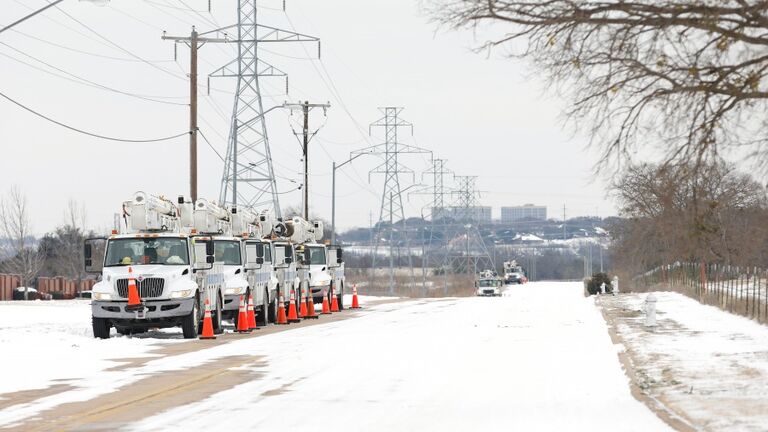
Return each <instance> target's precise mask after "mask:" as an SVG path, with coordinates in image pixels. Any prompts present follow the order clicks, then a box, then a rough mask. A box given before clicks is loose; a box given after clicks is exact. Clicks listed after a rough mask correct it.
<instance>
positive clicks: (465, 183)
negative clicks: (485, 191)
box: [446, 176, 496, 274]
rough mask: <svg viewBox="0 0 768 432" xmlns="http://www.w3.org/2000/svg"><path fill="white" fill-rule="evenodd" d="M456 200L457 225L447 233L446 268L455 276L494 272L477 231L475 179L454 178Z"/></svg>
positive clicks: (486, 249)
mask: <svg viewBox="0 0 768 432" xmlns="http://www.w3.org/2000/svg"><path fill="white" fill-rule="evenodd" d="M455 179H456V182H457V188H456V191H455V192H454V193H455V195H456V196H457V197H458V198H457V200H456V204H455V206H454V207H453V210H454V212H453V217H454V219H455V220H456V222H457V224H455V225H454V226H452V227H451V229H447V230H446V234H448V233H451V234H452V235H451V236H450V237H448V239H449V240H448V244H447V247H446V265H447V266H448V268H449V269H451V270H453V271H455V272H456V273H467V274H469V273H475V272H477V270H485V269H495V268H496V265H495V263H494V260H493V258H492V257H491V254H490V253H489V252H488V247H487V246H486V244H485V242H484V241H483V237H482V235H481V234H480V230H479V229H478V222H479V219H480V218H479V216H480V215H479V214H478V213H477V210H478V206H477V204H478V198H479V195H480V193H479V192H478V190H477V186H476V183H477V176H455Z"/></svg>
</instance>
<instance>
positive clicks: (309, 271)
mask: <svg viewBox="0 0 768 432" xmlns="http://www.w3.org/2000/svg"><path fill="white" fill-rule="evenodd" d="M296 255H297V258H300V259H301V262H300V263H299V266H298V271H299V273H300V276H299V279H301V280H302V282H303V283H304V286H303V287H302V290H304V292H305V293H307V295H308V296H311V297H312V301H313V302H315V303H322V302H323V292H325V293H326V294H327V295H330V294H328V293H330V292H331V282H332V278H331V275H330V274H329V272H328V255H327V251H326V248H325V245H323V244H320V243H304V244H301V245H299V246H298V248H297V252H296Z"/></svg>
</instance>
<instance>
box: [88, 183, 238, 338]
mask: <svg viewBox="0 0 768 432" xmlns="http://www.w3.org/2000/svg"><path fill="white" fill-rule="evenodd" d="M178 204H179V205H178V206H177V205H175V204H174V203H173V202H172V201H170V200H168V199H166V198H163V197H158V196H153V195H148V194H146V193H144V192H137V193H136V194H134V196H133V199H132V200H130V201H126V202H124V203H123V218H124V220H125V227H124V229H121V230H122V231H123V232H118V230H113V231H112V235H111V236H109V238H106V239H105V238H101V239H88V240H86V241H85V250H84V256H85V270H86V271H87V272H90V273H100V274H101V279H100V281H99V282H98V283H97V284H96V285H94V287H93V296H92V301H91V312H92V320H93V335H94V336H95V337H97V338H102V339H106V338H109V336H110V329H111V328H112V327H114V328H116V329H117V331H118V332H119V333H121V334H129V333H139V332H143V331H146V330H147V329H149V328H155V327H176V326H180V327H181V329H182V331H183V333H184V337H185V338H195V337H197V335H198V334H199V333H200V332H201V331H202V319H203V314H204V311H205V301H206V300H208V301H209V303H210V307H211V311H212V320H213V327H214V331H215V332H218V333H220V332H221V331H222V326H221V319H222V312H221V307H222V301H221V300H222V292H223V288H224V275H223V273H222V267H221V265H220V264H215V263H214V261H215V258H214V243H213V241H212V239H211V237H208V236H197V235H195V234H194V233H193V232H192V229H190V228H188V227H190V226H192V225H194V215H193V213H194V209H193V206H192V204H191V203H189V202H185V201H184V199H180V200H179V203H178ZM129 279H133V280H134V281H135V285H136V288H137V291H138V294H139V298H140V304H139V305H135V306H133V307H129V305H128V291H129Z"/></svg>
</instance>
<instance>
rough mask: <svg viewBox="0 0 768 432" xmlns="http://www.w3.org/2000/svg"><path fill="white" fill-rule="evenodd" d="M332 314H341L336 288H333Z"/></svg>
mask: <svg viewBox="0 0 768 432" xmlns="http://www.w3.org/2000/svg"><path fill="white" fill-rule="evenodd" d="M331 312H341V309H339V301H338V300H337V299H336V287H335V286H331Z"/></svg>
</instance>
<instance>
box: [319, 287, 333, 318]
mask: <svg viewBox="0 0 768 432" xmlns="http://www.w3.org/2000/svg"><path fill="white" fill-rule="evenodd" d="M330 313H331V306H330V305H329V304H328V293H327V292H326V291H325V290H323V311H322V312H320V314H322V315H326V314H330Z"/></svg>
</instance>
